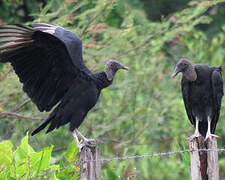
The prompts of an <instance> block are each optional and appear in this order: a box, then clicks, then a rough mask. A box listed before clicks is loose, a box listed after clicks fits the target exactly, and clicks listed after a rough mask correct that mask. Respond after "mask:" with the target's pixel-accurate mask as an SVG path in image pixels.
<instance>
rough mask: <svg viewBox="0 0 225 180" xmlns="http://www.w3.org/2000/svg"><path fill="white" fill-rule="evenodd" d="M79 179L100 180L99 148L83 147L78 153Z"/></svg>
mask: <svg viewBox="0 0 225 180" xmlns="http://www.w3.org/2000/svg"><path fill="white" fill-rule="evenodd" d="M80 162H81V164H80V179H81V180H101V162H100V148H99V147H97V146H92V147H91V146H84V147H83V148H82V149H81V153H80Z"/></svg>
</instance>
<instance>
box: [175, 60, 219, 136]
mask: <svg viewBox="0 0 225 180" xmlns="http://www.w3.org/2000/svg"><path fill="white" fill-rule="evenodd" d="M179 72H181V73H182V74H183V76H182V81H181V88H182V95H183V100H184V105H185V109H186V112H187V115H188V118H189V120H190V121H191V123H192V124H193V125H194V126H195V132H194V134H193V135H192V136H191V137H190V140H192V139H193V138H195V137H197V136H200V135H202V136H203V137H205V140H207V139H208V138H211V137H212V136H215V135H213V133H214V132H215V129H216V124H217V122H218V120H219V116H220V107H221V100H222V97H223V79H222V74H221V67H215V66H208V65H205V64H194V65H193V64H192V63H191V62H190V61H188V60H187V59H181V60H180V61H179V62H178V63H177V64H176V68H175V70H174V73H173V75H172V77H175V76H176V75H177V74H178V73H179Z"/></svg>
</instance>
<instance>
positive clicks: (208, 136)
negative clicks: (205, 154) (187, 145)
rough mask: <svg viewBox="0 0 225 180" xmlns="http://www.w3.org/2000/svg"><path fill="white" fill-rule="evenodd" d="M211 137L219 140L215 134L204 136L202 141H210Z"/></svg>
mask: <svg viewBox="0 0 225 180" xmlns="http://www.w3.org/2000/svg"><path fill="white" fill-rule="evenodd" d="M212 137H215V138H219V136H217V135H215V134H206V136H205V139H204V141H207V140H208V139H210V140H212Z"/></svg>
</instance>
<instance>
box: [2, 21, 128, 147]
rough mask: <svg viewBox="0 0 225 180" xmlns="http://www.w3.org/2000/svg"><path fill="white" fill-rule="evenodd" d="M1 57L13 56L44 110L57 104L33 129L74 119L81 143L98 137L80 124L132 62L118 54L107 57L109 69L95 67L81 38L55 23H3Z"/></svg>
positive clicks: (28, 88) (26, 85)
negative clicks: (89, 65)
mask: <svg viewBox="0 0 225 180" xmlns="http://www.w3.org/2000/svg"><path fill="white" fill-rule="evenodd" d="M0 38H1V39H0V62H2V63H5V62H10V63H11V65H12V66H13V68H14V70H15V72H16V74H17V75H18V77H19V79H20V82H21V83H23V90H24V91H25V92H26V93H27V95H28V96H29V97H30V98H31V100H32V101H33V102H34V103H35V104H36V105H37V107H38V109H39V110H40V111H41V112H42V111H50V110H51V109H52V108H53V107H54V106H55V105H56V104H57V103H58V105H57V106H56V108H55V109H54V110H53V111H52V112H51V113H50V115H49V116H48V117H47V118H46V119H45V120H44V122H43V123H42V124H41V125H40V126H39V127H38V128H37V129H35V130H34V131H33V132H32V135H35V134H36V133H38V132H39V131H41V130H42V129H44V128H45V127H46V126H47V125H48V124H50V126H49V127H48V130H47V132H46V133H48V132H50V131H52V130H54V129H55V128H59V127H60V126H62V125H65V124H67V123H70V130H71V131H72V133H73V135H74V138H75V141H76V143H77V145H78V147H79V148H81V147H82V145H83V144H81V143H80V142H79V139H78V137H80V138H81V139H82V140H83V141H84V142H85V143H90V142H92V140H88V139H87V138H85V137H84V136H83V135H82V134H81V133H80V132H79V131H78V130H77V128H78V127H79V126H80V124H81V123H82V121H83V120H84V118H85V116H86V115H87V113H88V111H89V110H90V109H91V108H93V107H94V106H95V104H96V102H97V100H98V97H99V95H100V92H101V90H102V89H103V88H106V87H108V86H109V85H111V84H112V81H113V78H114V75H115V73H116V72H117V70H119V69H125V70H128V67H126V66H124V65H122V64H121V63H119V62H117V61H116V60H109V61H107V63H106V66H105V70H104V72H100V73H94V72H92V71H90V70H89V69H88V68H87V67H86V66H85V64H84V61H83V57H82V42H81V40H80V38H79V37H78V36H77V35H76V34H74V33H73V32H71V31H68V30H66V29H64V28H62V27H60V26H57V25H54V24H46V23H37V24H34V25H32V26H24V25H3V26H0Z"/></svg>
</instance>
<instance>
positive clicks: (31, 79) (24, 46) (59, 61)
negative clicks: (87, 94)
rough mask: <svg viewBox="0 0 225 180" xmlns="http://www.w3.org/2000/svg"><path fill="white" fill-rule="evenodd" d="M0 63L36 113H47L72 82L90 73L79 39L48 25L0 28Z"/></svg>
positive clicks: (59, 28)
mask: <svg viewBox="0 0 225 180" xmlns="http://www.w3.org/2000/svg"><path fill="white" fill-rule="evenodd" d="M0 62H3V63H4V62H10V63H11V65H12V66H13V68H14V70H15V72H16V74H17V75H18V76H19V79H20V81H21V82H22V83H23V90H24V91H25V92H26V93H27V94H28V96H29V97H30V98H31V100H32V101H33V102H34V103H35V104H36V105H37V107H38V109H39V110H40V111H44V110H46V111H49V110H51V108H52V107H53V106H54V105H55V104H56V103H57V102H59V101H60V100H61V99H62V97H63V96H64V94H65V93H66V92H67V90H68V89H69V88H70V87H71V84H72V83H73V80H74V79H75V78H77V77H78V76H80V75H81V74H85V75H87V74H88V73H90V71H89V70H88V69H87V68H86V66H85V65H84V62H83V59H82V42H81V40H80V39H79V37H78V36H76V35H75V34H74V33H72V32H70V31H67V30H65V29H63V28H61V27H59V26H56V25H52V24H43V23H39V24H35V25H34V26H33V27H27V26H22V25H5V26H0ZM81 72H83V73H81Z"/></svg>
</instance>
